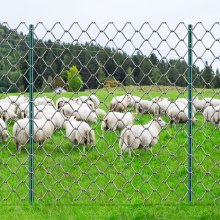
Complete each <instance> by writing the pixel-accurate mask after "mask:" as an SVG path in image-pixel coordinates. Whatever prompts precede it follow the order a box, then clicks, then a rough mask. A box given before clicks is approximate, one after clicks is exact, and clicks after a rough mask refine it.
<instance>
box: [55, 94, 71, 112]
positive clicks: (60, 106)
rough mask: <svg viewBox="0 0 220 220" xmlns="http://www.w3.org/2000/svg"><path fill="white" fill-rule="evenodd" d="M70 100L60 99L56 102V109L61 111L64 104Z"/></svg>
mask: <svg viewBox="0 0 220 220" xmlns="http://www.w3.org/2000/svg"><path fill="white" fill-rule="evenodd" d="M70 100H71V99H69V98H66V97H60V98H59V99H57V101H56V108H57V109H61V108H62V107H63V106H64V105H65V104H66V103H68V102H69V101H70Z"/></svg>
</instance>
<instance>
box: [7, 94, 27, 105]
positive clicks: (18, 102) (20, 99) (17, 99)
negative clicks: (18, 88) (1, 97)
mask: <svg viewBox="0 0 220 220" xmlns="http://www.w3.org/2000/svg"><path fill="white" fill-rule="evenodd" d="M5 100H7V101H8V102H10V103H11V104H15V105H16V106H19V105H21V104H22V103H25V102H28V100H29V99H28V97H25V96H24V95H21V96H8V97H6V98H5Z"/></svg>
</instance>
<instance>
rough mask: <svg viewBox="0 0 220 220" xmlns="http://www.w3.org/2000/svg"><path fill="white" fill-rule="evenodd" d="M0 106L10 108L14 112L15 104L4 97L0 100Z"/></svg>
mask: <svg viewBox="0 0 220 220" xmlns="http://www.w3.org/2000/svg"><path fill="white" fill-rule="evenodd" d="M0 106H2V108H4V109H5V110H8V109H9V108H10V109H11V110H12V111H13V112H14V113H16V110H17V105H16V104H13V103H11V102H8V101H7V100H5V99H1V100H0Z"/></svg>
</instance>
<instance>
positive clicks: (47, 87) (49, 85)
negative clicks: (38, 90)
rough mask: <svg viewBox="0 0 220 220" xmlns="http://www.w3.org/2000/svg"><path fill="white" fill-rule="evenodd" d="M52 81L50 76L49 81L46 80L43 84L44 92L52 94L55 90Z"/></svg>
mask: <svg viewBox="0 0 220 220" xmlns="http://www.w3.org/2000/svg"><path fill="white" fill-rule="evenodd" d="M52 81H53V78H52V76H49V77H48V79H47V80H46V79H44V81H43V84H42V91H43V92H51V91H52V90H53V88H52Z"/></svg>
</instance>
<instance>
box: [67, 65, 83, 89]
mask: <svg viewBox="0 0 220 220" xmlns="http://www.w3.org/2000/svg"><path fill="white" fill-rule="evenodd" d="M66 73H67V82H68V86H69V88H68V89H69V91H74V92H77V91H79V90H80V89H81V88H82V84H83V82H82V78H81V75H80V74H79V70H78V69H77V67H76V66H72V67H70V69H69V70H67V71H66Z"/></svg>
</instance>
